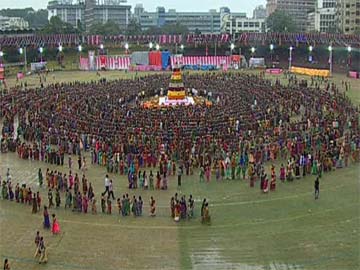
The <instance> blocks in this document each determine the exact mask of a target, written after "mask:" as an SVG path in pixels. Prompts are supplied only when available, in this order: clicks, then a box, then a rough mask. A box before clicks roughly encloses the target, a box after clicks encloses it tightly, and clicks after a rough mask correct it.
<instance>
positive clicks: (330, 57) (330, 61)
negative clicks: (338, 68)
mask: <svg viewBox="0 0 360 270" xmlns="http://www.w3.org/2000/svg"><path fill="white" fill-rule="evenodd" d="M328 50H329V71H330V76H331V75H332V70H333V59H332V58H333V55H332V50H333V49H332V46H331V45H330V46H329V47H328Z"/></svg>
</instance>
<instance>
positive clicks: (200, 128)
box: [1, 72, 359, 169]
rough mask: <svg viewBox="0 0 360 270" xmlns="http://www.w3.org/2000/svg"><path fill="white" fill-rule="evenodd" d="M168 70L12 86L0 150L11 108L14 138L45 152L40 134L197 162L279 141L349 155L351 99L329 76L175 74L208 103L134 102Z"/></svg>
mask: <svg viewBox="0 0 360 270" xmlns="http://www.w3.org/2000/svg"><path fill="white" fill-rule="evenodd" d="M169 80H170V76H169V75H168V74H161V75H149V76H144V77H139V78H136V79H127V80H116V81H111V82H107V81H105V80H102V81H100V82H88V83H80V82H74V83H69V84H54V85H49V86H46V87H43V88H39V89H34V90H29V91H12V92H10V93H9V94H7V95H5V96H3V97H1V108H2V112H1V114H2V117H3V118H4V121H3V123H4V124H3V130H2V133H3V141H2V150H6V149H7V148H9V147H10V148H11V145H13V144H15V145H19V144H21V142H20V140H18V141H16V142H15V141H13V140H12V136H8V135H12V134H13V133H14V132H15V131H14V120H15V118H16V117H18V119H19V126H18V129H17V134H18V135H20V136H19V137H18V139H19V138H21V137H22V138H23V139H25V140H26V141H27V142H34V143H35V144H32V145H30V144H28V145H26V144H23V146H24V147H28V148H32V149H34V148H35V151H38V152H42V151H43V152H46V151H50V150H49V143H50V144H52V145H57V146H58V148H57V150H56V151H60V152H61V151H62V152H69V148H71V149H75V148H78V147H81V146H83V147H85V148H87V149H89V148H91V149H92V151H94V152H98V151H102V153H104V154H105V155H106V160H105V165H106V162H108V161H109V160H112V161H114V159H116V162H119V161H120V160H124V161H125V160H127V161H128V162H129V160H130V162H131V160H135V159H141V162H145V160H146V159H151V160H152V159H155V160H159V159H161V157H162V156H166V157H168V159H170V160H175V161H177V162H179V161H181V162H183V163H185V164H192V165H195V166H200V167H202V166H207V165H209V166H211V164H214V166H215V164H218V163H217V162H216V161H219V160H224V161H226V160H227V161H226V162H221V164H223V166H224V167H225V168H223V169H226V166H231V164H230V163H231V157H232V156H235V155H236V157H240V156H246V158H247V159H248V160H249V161H250V163H259V162H260V163H262V162H264V161H266V160H269V159H277V157H278V156H279V153H280V152H281V151H282V149H286V150H287V151H288V153H290V154H291V156H292V157H293V158H294V161H295V162H300V156H301V155H303V154H304V153H306V154H309V155H310V156H311V160H317V161H318V162H322V161H323V160H324V159H325V158H327V157H330V158H336V159H340V158H344V156H345V155H350V154H351V153H356V155H358V149H359V125H358V119H359V111H358V108H356V107H355V106H353V105H352V104H351V102H350V100H349V99H348V98H347V97H346V96H345V94H344V93H342V92H340V91H339V90H338V89H337V87H336V86H335V85H334V84H331V83H329V82H326V81H325V82H324V81H323V80H320V79H316V78H312V83H311V84H312V86H311V87H309V86H307V85H306V84H303V83H300V82H299V81H298V80H297V79H296V77H292V76H290V77H288V84H287V85H282V84H280V81H276V82H272V81H270V80H266V79H265V78H263V75H261V74H260V75H246V74H241V73H218V72H216V73H206V74H185V75H184V84H185V87H186V88H188V90H189V92H191V91H192V90H191V89H196V90H197V91H196V92H197V93H198V95H203V96H204V95H206V96H208V98H209V99H211V100H212V102H213V106H211V107H208V106H205V105H204V104H197V105H194V106H186V107H185V106H176V107H170V108H161V109H144V108H143V106H141V103H142V102H143V101H146V100H148V99H150V98H152V97H154V96H156V95H158V94H160V92H162V91H163V90H164V89H167V86H168V85H169ZM209 93H211V94H209ZM25 152H26V151H25ZM74 152H75V150H74ZM229 157H230V158H229ZM324 162H325V160H324ZM103 165H104V164H103ZM220 166H222V165H220Z"/></svg>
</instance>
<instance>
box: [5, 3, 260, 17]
mask: <svg viewBox="0 0 360 270" xmlns="http://www.w3.org/2000/svg"><path fill="white" fill-rule="evenodd" d="M48 2H49V1H48V0H0V8H25V7H33V8H34V9H40V8H43V9H44V8H46V6H47V3H48ZM137 3H142V4H143V5H144V8H145V9H146V10H148V11H154V10H155V8H156V7H157V6H164V7H165V8H166V9H169V8H175V9H177V10H179V11H208V10H209V9H217V10H218V9H219V7H222V6H227V7H229V8H230V9H231V11H233V12H247V13H248V16H252V11H253V9H254V8H255V6H257V5H260V4H263V5H265V3H266V0H251V1H249V0H128V4H130V5H131V6H132V7H133V8H134V7H135V4H137ZM205 3H206V4H205Z"/></svg>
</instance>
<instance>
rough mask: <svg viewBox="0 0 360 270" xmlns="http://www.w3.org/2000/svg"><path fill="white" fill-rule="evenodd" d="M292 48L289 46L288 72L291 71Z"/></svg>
mask: <svg viewBox="0 0 360 270" xmlns="http://www.w3.org/2000/svg"><path fill="white" fill-rule="evenodd" d="M293 50H294V47H293V46H290V48H289V72H290V71H291V63H292V51H293Z"/></svg>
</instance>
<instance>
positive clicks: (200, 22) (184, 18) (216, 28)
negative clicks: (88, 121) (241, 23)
mask: <svg viewBox="0 0 360 270" xmlns="http://www.w3.org/2000/svg"><path fill="white" fill-rule="evenodd" d="M228 14H230V9H229V8H227V7H222V8H220V11H217V10H215V9H211V10H209V11H208V12H177V11H176V10H175V9H169V10H168V11H166V10H165V8H164V7H157V8H156V11H155V12H147V11H145V10H144V8H143V6H142V5H139V4H138V5H136V7H135V9H134V18H135V19H136V20H137V21H138V22H139V23H140V25H141V28H142V30H147V29H149V28H150V27H161V26H163V25H165V24H174V23H180V24H181V25H184V26H186V27H187V28H188V30H189V31H190V32H196V31H198V32H201V33H220V32H222V29H223V28H224V27H223V23H224V22H225V21H226V20H225V21H224V20H223V18H224V17H225V16H227V15H228ZM235 15H237V16H246V14H245V13H236V14H235Z"/></svg>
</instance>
